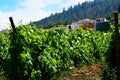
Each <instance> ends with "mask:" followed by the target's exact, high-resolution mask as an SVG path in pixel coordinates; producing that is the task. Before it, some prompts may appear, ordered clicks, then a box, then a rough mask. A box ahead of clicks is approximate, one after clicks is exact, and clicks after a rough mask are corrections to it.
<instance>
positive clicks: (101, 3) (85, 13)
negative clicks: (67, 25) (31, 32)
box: [34, 0, 120, 28]
mask: <svg viewBox="0 0 120 80" xmlns="http://www.w3.org/2000/svg"><path fill="white" fill-rule="evenodd" d="M119 4H120V1H119V0H93V1H86V2H84V3H82V4H79V3H78V5H75V6H71V7H70V8H68V10H65V9H63V12H62V13H55V14H52V15H51V16H49V17H46V18H44V19H42V20H40V21H36V22H34V23H35V24H36V25H37V27H41V26H47V27H48V28H49V27H50V28H51V26H50V25H52V26H53V25H54V24H55V23H59V22H61V23H64V22H66V21H67V22H72V21H74V20H76V19H77V20H79V19H85V18H92V19H93V18H97V17H108V18H112V16H111V13H112V12H113V11H118V8H119ZM119 10H120V9H119ZM108 15H110V16H108ZM48 25H49V26H48Z"/></svg>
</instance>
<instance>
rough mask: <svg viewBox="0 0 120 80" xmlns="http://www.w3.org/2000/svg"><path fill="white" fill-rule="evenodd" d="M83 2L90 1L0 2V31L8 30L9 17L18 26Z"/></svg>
mask: <svg viewBox="0 0 120 80" xmlns="http://www.w3.org/2000/svg"><path fill="white" fill-rule="evenodd" d="M85 1H91V0H0V30H2V29H7V28H10V22H9V17H13V20H14V23H15V25H16V26H18V25H20V24H27V23H29V22H32V21H38V20H41V19H43V18H45V17H48V16H49V15H51V14H52V13H56V12H62V10H63V8H65V9H67V8H69V7H70V6H74V5H76V4H78V3H83V2H85Z"/></svg>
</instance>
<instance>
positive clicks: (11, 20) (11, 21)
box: [9, 17, 16, 33]
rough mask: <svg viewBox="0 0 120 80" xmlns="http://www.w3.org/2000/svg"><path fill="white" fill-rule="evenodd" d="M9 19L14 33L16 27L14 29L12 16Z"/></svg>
mask: <svg viewBox="0 0 120 80" xmlns="http://www.w3.org/2000/svg"><path fill="white" fill-rule="evenodd" d="M9 20H10V23H11V27H12V29H13V32H14V33H16V29H15V24H14V21H13V18H12V17H9Z"/></svg>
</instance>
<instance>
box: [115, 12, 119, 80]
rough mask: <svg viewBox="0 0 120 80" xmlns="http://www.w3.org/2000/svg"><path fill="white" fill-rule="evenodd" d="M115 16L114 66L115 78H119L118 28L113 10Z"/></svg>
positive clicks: (116, 16)
mask: <svg viewBox="0 0 120 80" xmlns="http://www.w3.org/2000/svg"><path fill="white" fill-rule="evenodd" d="M114 17H115V58H114V59H115V67H116V68H117V69H116V70H117V80H120V58H119V57H120V56H119V28H118V12H114Z"/></svg>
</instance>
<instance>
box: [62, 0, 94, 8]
mask: <svg viewBox="0 0 120 80" xmlns="http://www.w3.org/2000/svg"><path fill="white" fill-rule="evenodd" d="M85 1H93V0H67V2H66V3H64V4H62V5H61V7H65V8H69V7H70V6H74V5H77V4H78V3H80V4H81V3H83V2H85Z"/></svg>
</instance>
